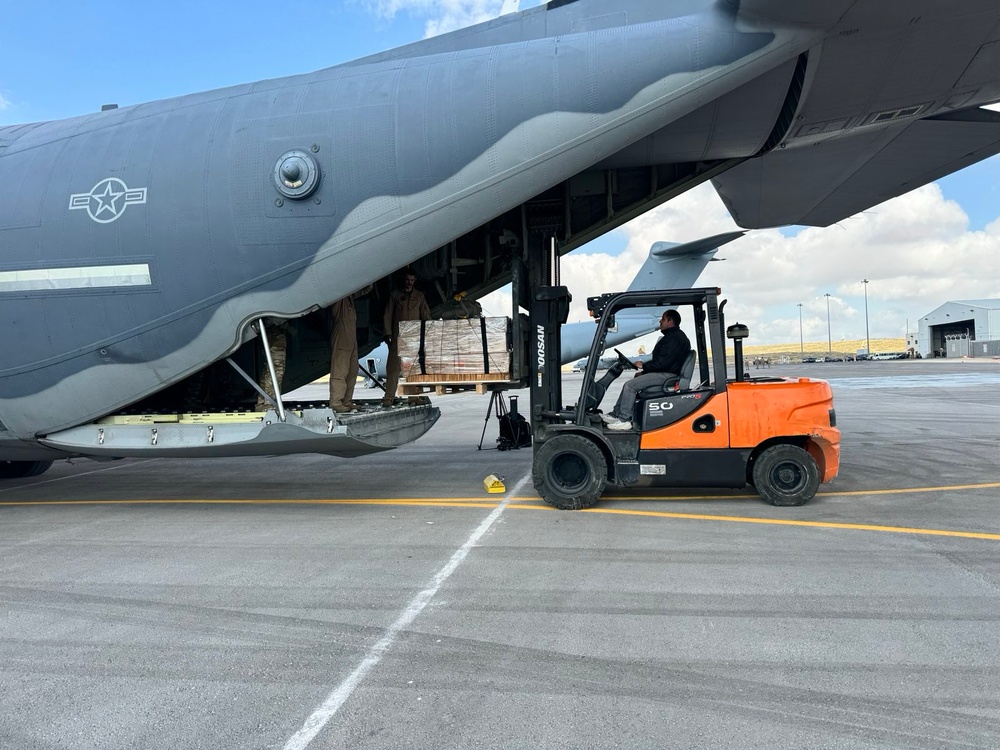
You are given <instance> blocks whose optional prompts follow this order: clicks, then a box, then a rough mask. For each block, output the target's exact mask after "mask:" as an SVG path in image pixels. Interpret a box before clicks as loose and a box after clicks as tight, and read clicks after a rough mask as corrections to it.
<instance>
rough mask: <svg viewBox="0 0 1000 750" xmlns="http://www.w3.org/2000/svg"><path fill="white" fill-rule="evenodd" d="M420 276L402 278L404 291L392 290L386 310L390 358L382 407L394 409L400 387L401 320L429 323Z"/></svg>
mask: <svg viewBox="0 0 1000 750" xmlns="http://www.w3.org/2000/svg"><path fill="white" fill-rule="evenodd" d="M416 283H417V275H416V274H415V273H413V271H411V270H410V269H409V268H408V269H406V271H405V272H404V274H403V288H402V289H393V290H392V295H391V296H390V297H389V302H388V303H387V304H386V306H385V317H384V320H383V325H384V326H385V335H386V343H388V344H389V355H388V356H387V357H386V363H385V398H383V399H382V405H383V406H392V402H393V400H394V399H395V397H396V388H397V387H398V386H399V373H400V370H401V369H402V364H401V363H400V361H399V343H398V342H397V340H396V339H397V338H398V337H399V322H400V321H401V320H430V317H431V309H430V307H428V306H427V299H426V298H425V297H424V295H423V292H421V291H420V290H419V289H417V288H416V286H415V285H416Z"/></svg>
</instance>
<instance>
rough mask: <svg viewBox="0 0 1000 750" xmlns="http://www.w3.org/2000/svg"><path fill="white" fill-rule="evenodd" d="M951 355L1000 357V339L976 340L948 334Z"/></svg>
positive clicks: (946, 341) (947, 342) (947, 346)
mask: <svg viewBox="0 0 1000 750" xmlns="http://www.w3.org/2000/svg"><path fill="white" fill-rule="evenodd" d="M945 347H946V349H947V356H949V357H1000V341H974V340H973V339H970V338H969V337H968V336H946V337H945Z"/></svg>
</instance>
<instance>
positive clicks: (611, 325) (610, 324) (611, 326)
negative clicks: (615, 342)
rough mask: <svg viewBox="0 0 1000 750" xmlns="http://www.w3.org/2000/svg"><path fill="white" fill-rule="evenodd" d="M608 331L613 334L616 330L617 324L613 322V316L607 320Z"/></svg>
mask: <svg viewBox="0 0 1000 750" xmlns="http://www.w3.org/2000/svg"><path fill="white" fill-rule="evenodd" d="M608 330H609V331H612V332H615V331H617V330H618V322H617V321H616V320H615V316H614V315H612V316H611V317H609V318H608Z"/></svg>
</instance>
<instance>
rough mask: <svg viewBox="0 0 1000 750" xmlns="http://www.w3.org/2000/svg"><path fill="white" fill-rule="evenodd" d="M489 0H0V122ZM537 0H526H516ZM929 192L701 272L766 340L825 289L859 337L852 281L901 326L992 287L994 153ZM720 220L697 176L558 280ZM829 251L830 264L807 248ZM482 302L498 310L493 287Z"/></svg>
mask: <svg viewBox="0 0 1000 750" xmlns="http://www.w3.org/2000/svg"><path fill="white" fill-rule="evenodd" d="M501 4H502V0H346V1H343V2H341V1H336V0H330V1H328V2H320V1H319V0H286V2H283V3H273V2H263V1H262V0H247V1H246V2H241V3H232V2H214V3H210V2H192V1H191V0H175V2H171V3H141V2H135V0H132V1H130V2H123V1H122V0H103V1H102V2H95V3H71V2H54V1H53V0H33V2H30V3H26V2H23V0H22V1H19V2H13V1H12V0H0V18H2V24H0V125H5V124H13V123H19V122H33V121H38V120H50V119H58V118H62V117H71V116H74V115H79V114H84V113H88V112H93V111H97V110H99V109H100V107H101V105H102V104H107V103H116V104H119V105H122V106H124V105H128V104H135V103H139V102H145V101H150V100H154V99H161V98H165V97H170V96H176V95H181V94H186V93H191V92H195V91H202V90H206V89H212V88H219V87H223V86H228V85H233V84H238V83H246V82H249V81H255V80H259V79H262V78H276V77H281V76H285V75H292V74H296V73H304V72H308V71H311V70H316V69H319V68H323V67H328V66H331V65H336V64H338V63H341V62H345V61H347V60H352V59H355V58H357V57H360V56H363V55H366V54H371V53H375V52H379V51H381V50H385V49H389V48H392V47H395V46H398V45H400V44H406V43H409V42H413V41H417V40H419V39H421V38H423V37H424V36H426V35H427V34H429V33H434V32H436V31H442V30H450V29H451V28H456V27H458V26H461V25H466V24H469V23H472V22H476V21H478V20H483V19H486V18H489V17H492V16H494V15H496V13H497V12H498V11H499V8H500V6H501ZM537 4H538V1H537V0H525V1H524V2H522V7H527V6H529V5H537ZM925 191H929V192H924V193H921V194H919V195H914V194H911V195H909V196H904V197H903V198H900V199H897V201H900V204H899V205H895V202H890V204H886V206H885V207H879V208H877V209H874V210H873V211H871V212H866V214H864V215H863V216H860V217H858V218H856V219H850V220H848V221H847V222H843V223H842V226H839V227H831V228H828V229H826V230H814V229H805V230H800V229H799V228H788V229H786V230H783V231H780V232H779V231H776V230H771V231H764V232H759V233H754V235H752V236H751V237H748V238H746V239H744V240H741V241H739V242H738V243H734V244H733V245H732V246H730V247H729V248H727V249H726V251H725V252H724V253H722V254H723V255H725V256H726V257H728V258H729V259H730V260H729V261H727V263H724V264H712V266H710V269H711V270H712V272H713V274H712V277H711V278H706V276H703V278H702V281H704V282H705V283H711V284H713V285H714V284H720V285H723V282H725V283H726V284H729V285H730V287H729V288H730V289H731V290H732V291H733V293H734V297H735V299H734V300H733V302H732V303H731V308H732V307H738V306H742V307H743V309H745V310H747V311H748V314H747V315H746V316H745V317H746V318H747V319H748V320H750V321H752V322H753V323H754V324H755V325H756V326H757V330H758V331H759V332H760V335H761V336H763V337H764V338H765V340H768V341H776V340H781V341H795V342H797V341H798V338H799V322H798V307H797V305H798V303H799V302H802V303H803V310H804V321H803V329H804V336H805V338H806V339H807V340H821V339H822V340H825V339H826V332H827V318H826V307H825V305H826V298H825V297H824V294H826V293H828V292H829V293H831V294H833V295H835V297H834V300H835V302H834V304H833V305H832V311H831V318H832V319H833V320H834V321H835V322H834V324H833V325H832V327H833V328H834V329H835V334H838V335H835V336H834V338H835V339H839V338H840V337H841V336H846V337H847V338H857V337H858V336H859V335H861V336H863V335H864V318H863V304H864V301H863V296H862V295H863V286H862V284H861V283H860V280H861V279H862V278H869V279H870V280H871V281H872V283H871V284H870V285H869V287H868V291H869V309H870V320H871V332H872V336H873V337H876V336H879V337H881V336H902V335H903V333H904V332H905V330H906V325H907V321H909V326H910V327H911V328H912V327H913V325H914V323H913V321H915V320H916V319H917V318H918V317H920V316H922V315H924V314H926V313H928V312H930V311H931V310H933V309H934V308H936V307H937V306H939V305H940V304H942V303H943V302H945V301H947V300H948V299H962V298H986V297H1000V286H998V284H1000V281H997V279H1000V268H995V267H994V261H993V260H992V258H993V257H994V256H1000V222H998V223H997V226H996V227H992V228H991V225H992V224H993V223H994V222H996V221H997V219H998V217H1000V159H998V158H994V159H991V160H988V161H986V162H983V163H981V164H979V165H975V166H973V167H971V168H969V169H967V170H964V171H963V172H961V173H958V174H955V175H952V176H950V177H948V178H946V179H944V180H942V181H941V182H940V183H938V184H937V187H935V188H930V189H925ZM889 217H898V219H896V220H897V221H898V222H900V224H899V232H898V236H896V235H895V234H894V233H893V231H891V230H887V229H886V228H885V224H886V222H887V221H888V219H889ZM915 227H917V228H919V231H918V232H917V233H916V236H912V235H913V231H912V230H913V229H914V228H915ZM731 228H734V225H733V224H732V222H731V220H729V219H728V215H727V214H725V211H724V209H723V208H722V206H721V202H719V201H718V199H717V198H716V197H715V196H714V193H712V192H711V189H710V188H701V189H699V190H698V191H695V192H694V194H692V195H689V196H682V197H681V199H678V200H676V201H672V202H671V203H670V204H668V205H667V206H666V207H663V208H661V209H659V210H657V211H655V212H651V214H647V215H646V216H644V217H640V218H639V219H637V220H635V221H633V222H631V223H630V224H629V225H627V226H626V227H625V228H623V229H620V230H617V231H615V232H613V233H610V234H609V235H606V236H605V237H603V238H601V239H599V240H597V241H595V242H594V243H591V245H589V246H588V247H586V248H583V249H581V250H579V251H577V252H576V253H573V254H571V255H570V256H568V257H567V259H566V261H565V262H564V277H568V278H575V277H578V278H579V283H580V286H581V288H580V290H579V291H578V292H577V293H576V296H577V298H578V299H584V298H585V297H586V295H587V294H592V293H596V292H597V291H607V290H608V289H610V288H614V287H624V286H626V285H627V284H628V282H629V280H630V279H631V277H632V275H633V274H634V273H635V270H636V269H637V268H638V266H639V265H640V264H641V262H642V259H643V257H644V256H645V252H646V250H648V247H649V244H651V242H652V241H655V240H674V241H685V240H690V239H695V238H697V237H699V236H705V235H706V234H710V233H714V232H716V231H726V230H728V229H731ZM908 232H909V233H908ZM832 254H835V257H836V258H838V260H839V264H837V265H832V264H829V263H824V262H821V261H817V259H818V258H827V257H828V256H830V255H832ZM574 256H576V257H575V258H574ZM789 267H790V269H791V270H789ZM960 271H961V272H960ZM855 277H856V278H855ZM748 279H749V280H750V281H752V283H748V281H747V280H748ZM596 285H602V286H604V287H605V288H603V289H596V288H595V286H596ZM725 288H727V287H726V286H724V289H725ZM491 302H492V304H493V306H495V307H498V309H502V308H499V305H500V299H499V298H495V299H494V300H492V301H491ZM487 309H489V306H487ZM576 314H577V315H581V314H582V310H578V311H576ZM755 338H757V340H758V341H761V338H759V337H756V336H755Z"/></svg>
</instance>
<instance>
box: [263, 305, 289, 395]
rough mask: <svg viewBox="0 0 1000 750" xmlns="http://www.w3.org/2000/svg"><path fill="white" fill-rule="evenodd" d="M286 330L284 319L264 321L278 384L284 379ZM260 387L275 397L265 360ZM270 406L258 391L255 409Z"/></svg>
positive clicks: (286, 343)
mask: <svg viewBox="0 0 1000 750" xmlns="http://www.w3.org/2000/svg"><path fill="white" fill-rule="evenodd" d="M287 330H288V323H287V321H284V320H268V321H266V322H265V323H264V332H265V333H266V334H267V340H268V342H269V343H270V344H271V360H272V361H273V362H274V374H275V377H277V378H278V385H279V386H280V385H281V381H282V380H284V379H285V359H286V355H287V348H288V337H287V335H286V331H287ZM260 387H261V388H262V389H263V390H264V393H266V394H267V395H268V396H270V397H271V398H275V399H276V396H275V394H274V383H272V382H271V371H270V370H269V369H268V367H267V362H266V361H265V362H264V372H263V373H262V374H261V379H260ZM270 408H273V407H271V405H270V404H269V403H268V402H267V401H265V400H264V397H263V396H261V395H260V394H259V393H258V394H257V411H267V410H268V409H270Z"/></svg>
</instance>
